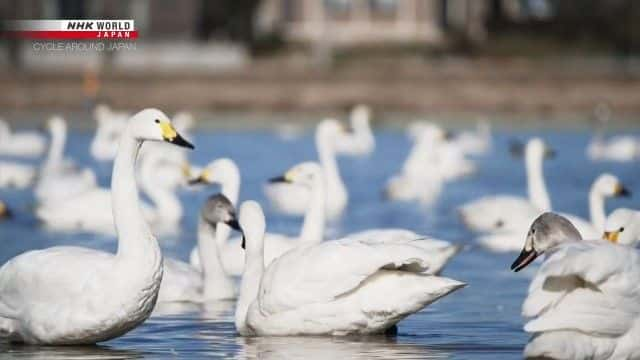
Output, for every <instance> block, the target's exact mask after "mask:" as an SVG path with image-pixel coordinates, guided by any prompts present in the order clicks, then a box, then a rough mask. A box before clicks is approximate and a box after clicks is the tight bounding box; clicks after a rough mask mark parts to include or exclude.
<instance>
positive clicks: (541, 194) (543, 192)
mask: <svg viewBox="0 0 640 360" xmlns="http://www.w3.org/2000/svg"><path fill="white" fill-rule="evenodd" d="M525 161H526V170H527V187H528V193H529V201H531V203H532V204H533V205H534V206H536V207H537V208H538V209H540V210H542V211H551V200H550V199H549V194H548V193H547V186H546V184H545V181H544V175H543V167H542V156H532V155H531V154H527V156H526V159H525Z"/></svg>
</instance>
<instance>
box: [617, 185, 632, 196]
mask: <svg viewBox="0 0 640 360" xmlns="http://www.w3.org/2000/svg"><path fill="white" fill-rule="evenodd" d="M618 196H623V197H631V191H630V190H629V189H627V188H626V187H624V186H622V187H621V188H620V191H618Z"/></svg>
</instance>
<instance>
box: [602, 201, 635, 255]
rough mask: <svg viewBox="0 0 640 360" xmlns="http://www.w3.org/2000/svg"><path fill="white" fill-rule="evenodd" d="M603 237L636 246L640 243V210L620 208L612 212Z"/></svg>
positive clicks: (613, 241)
mask: <svg viewBox="0 0 640 360" xmlns="http://www.w3.org/2000/svg"><path fill="white" fill-rule="evenodd" d="M603 238H604V239H606V240H609V241H611V242H612V243H615V244H621V245H627V246H632V247H635V246H636V245H637V244H638V243H640V211H637V210H632V209H626V208H619V209H616V210H614V211H613V212H611V214H609V216H608V217H607V220H606V222H605V225H604V233H603Z"/></svg>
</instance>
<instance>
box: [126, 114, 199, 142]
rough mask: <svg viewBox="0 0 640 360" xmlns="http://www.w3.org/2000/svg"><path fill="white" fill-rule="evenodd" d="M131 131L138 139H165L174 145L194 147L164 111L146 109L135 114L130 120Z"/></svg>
mask: <svg viewBox="0 0 640 360" xmlns="http://www.w3.org/2000/svg"><path fill="white" fill-rule="evenodd" d="M128 126H129V130H128V131H129V133H130V134H131V135H132V136H133V137H134V138H136V139H138V140H143V141H144V140H151V141H165V142H168V143H170V144H173V145H177V146H181V147H186V148H190V149H193V148H194V146H193V145H192V144H191V143H190V142H188V141H187V140H185V139H184V138H183V137H182V136H181V135H180V134H179V133H178V132H177V131H176V129H175V127H174V126H173V124H172V123H171V120H169V118H168V117H167V115H165V114H164V113H163V112H162V111H160V110H157V109H145V110H142V111H140V112H139V113H137V114H135V115H133V117H132V118H131V120H130V121H129V125H128Z"/></svg>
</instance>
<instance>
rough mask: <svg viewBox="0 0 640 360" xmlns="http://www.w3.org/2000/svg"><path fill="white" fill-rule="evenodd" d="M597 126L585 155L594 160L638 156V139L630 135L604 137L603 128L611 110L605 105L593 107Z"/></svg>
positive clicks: (630, 158)
mask: <svg viewBox="0 0 640 360" xmlns="http://www.w3.org/2000/svg"><path fill="white" fill-rule="evenodd" d="M595 116H596V121H598V123H599V125H598V128H596V130H595V131H594V135H593V138H592V139H591V142H590V143H589V145H588V146H587V157H588V158H589V159H591V160H594V161H619V162H626V161H633V160H635V159H637V158H638V157H640V139H638V138H637V137H635V136H631V135H621V136H614V137H609V139H605V138H604V134H603V128H604V127H605V126H606V125H607V123H608V122H609V118H610V117H611V110H610V109H609V107H608V106H606V105H598V106H597V107H596V109H595Z"/></svg>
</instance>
